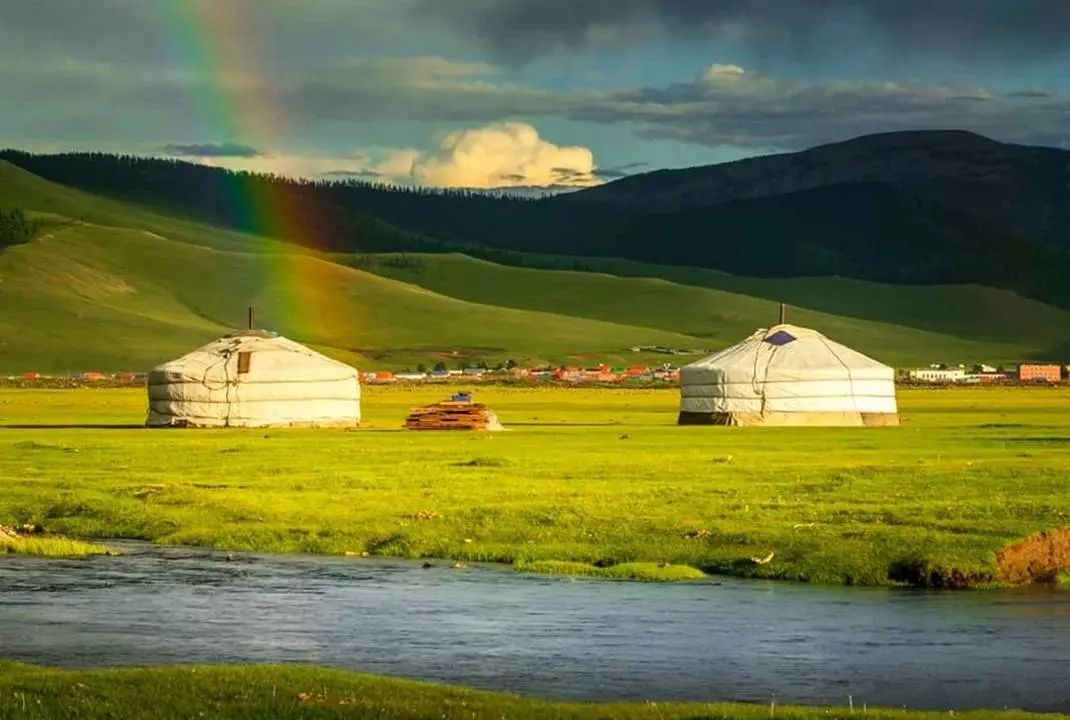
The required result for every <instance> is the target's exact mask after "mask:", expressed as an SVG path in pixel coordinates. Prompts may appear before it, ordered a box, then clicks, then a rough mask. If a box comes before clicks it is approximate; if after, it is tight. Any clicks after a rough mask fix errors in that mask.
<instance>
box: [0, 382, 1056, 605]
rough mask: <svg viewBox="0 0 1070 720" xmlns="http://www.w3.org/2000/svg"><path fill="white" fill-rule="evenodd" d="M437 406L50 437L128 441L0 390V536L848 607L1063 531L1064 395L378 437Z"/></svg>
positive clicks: (525, 394) (661, 394)
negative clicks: (763, 585)
mask: <svg viewBox="0 0 1070 720" xmlns="http://www.w3.org/2000/svg"><path fill="white" fill-rule="evenodd" d="M445 392H447V390H446V389H445V388H404V387H368V388H366V394H365V400H364V403H363V405H364V412H365V420H366V422H365V425H364V427H362V428H361V429H359V430H357V431H352V432H345V431H330V430H323V431H314V430H313V431H309V430H270V431H243V430H218V431H161V430H155V431H153V430H143V429H119V428H115V429H113V428H108V427H84V428H79V427H69V426H72V425H78V424H88V425H94V424H96V425H109V424H114V425H124V424H135V425H136V424H137V423H140V422H142V421H143V418H144V405H145V401H144V397H143V391H140V390H67V391H38V390H5V391H0V426H4V427H3V428H0V487H3V488H4V492H3V493H0V523H10V524H18V523H27V522H32V523H38V524H41V525H43V526H44V527H45V528H46V529H47V530H50V531H54V532H59V533H64V534H68V535H71V536H74V537H88V538H109V537H123V538H143V539H147V540H152V541H156V542H161V543H175V544H179V543H185V544H194V545H203V546H209V547H215V548H226V549H235V550H260V551H274V552H296V551H301V552H316V553H338V554H341V553H346V552H351V553H358V554H359V553H363V552H367V553H371V554H379V555H393V556H403V557H424V556H427V557H440V558H454V559H458V560H473V561H475V560H491V561H502V562H508V563H515V564H516V565H517V566H518V568H520V569H523V568H525V567H528V566H530V565H531V564H532V563H550V565H546V564H544V565H542V566H541V569H557V570H558V571H560V570H561V569H562V568H564V569H568V568H567V566H564V565H562V563H568V562H572V563H584V564H586V565H597V566H600V567H606V566H619V565H621V564H623V563H654V564H660V563H665V564H670V565H686V566H690V567H692V568H698V569H701V570H703V571H705V572H711V573H726V574H735V575H743V576H761V577H773V578H783V579H789V580H802V581H810V582H822V583H849V584H868V585H879V584H887V583H890V582H893V581H894V580H895V579H910V578H912V577H915V576H917V577H920V576H921V575H924V574H925V571H927V570H929V569H937V570H938V571H941V572H943V571H949V570H950V569H952V568H954V569H957V570H959V571H961V572H962V573H965V574H971V575H974V576H976V577H977V578H984V577H985V576H989V575H995V552H996V551H997V550H998V549H1000V548H1001V547H1003V546H1004V545H1006V544H1007V543H1009V542H1012V541H1014V540H1016V539H1020V538H1023V537H1025V536H1028V535H1030V534H1031V533H1034V532H1036V531H1039V530H1045V529H1048V530H1050V529H1057V528H1062V527H1065V526H1068V525H1070V485H1068V479H1070V413H1068V412H1067V410H1066V409H1067V406H1068V403H1070V391H1068V390H1067V389H1065V388H1060V389H1047V388H1004V389H999V388H976V389H955V390H903V391H902V392H901V394H900V403H901V410H902V415H903V423H904V424H903V426H902V427H899V428H871V429H814V428H810V429H808V428H791V429H772V428H709V427H676V426H675V425H674V424H673V423H674V420H675V413H676V404H677V394H676V392H674V391H672V390H660V391H659V390H591V389H588V390H580V389H564V388H558V389H518V388H491V387H486V388H478V389H477V393H476V397H477V399H478V400H481V401H483V402H486V403H488V404H489V405H490V406H491V407H492V408H494V409H495V410H497V412H498V414H499V416H500V418H501V420H502V422H503V423H504V424H505V425H506V427H508V428H510V430H509V431H508V432H503V433H491V434H453V433H413V432H403V431H400V430H398V428H399V426H400V424H401V421H402V419H403V417H404V416H405V414H406V413H407V412H408V410H409V409H410V408H411V407H412V406H415V405H418V404H423V403H426V402H429V401H433V400H436V399H440V398H441V397H442V395H443V394H444V393H445ZM34 425H37V426H43V427H36V428H35V427H21V428H20V427H17V426H34ZM13 426H14V427H13ZM48 426H51V427H48ZM62 426H68V427H62ZM5 428H6V429H5ZM770 554H772V555H773V558H772V560H771V561H770V562H768V563H765V564H757V563H755V562H753V561H752V560H751V558H762V559H764V558H766V557H767V556H769V555H770ZM536 567H540V566H538V565H536ZM618 572H619V570H618ZM668 572H669V573H670V574H671V573H672V572H674V571H673V570H669V571H668Z"/></svg>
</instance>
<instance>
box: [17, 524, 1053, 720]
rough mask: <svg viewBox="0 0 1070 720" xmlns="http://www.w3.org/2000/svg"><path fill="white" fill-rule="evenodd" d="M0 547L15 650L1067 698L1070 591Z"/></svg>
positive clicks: (958, 703)
mask: <svg viewBox="0 0 1070 720" xmlns="http://www.w3.org/2000/svg"><path fill="white" fill-rule="evenodd" d="M116 545H117V546H118V547H122V548H123V549H124V551H125V553H126V554H125V555H123V556H121V557H94V558H87V559H74V560H55V559H51V560H44V559H34V558H23V557H16V556H8V557H3V556H0V657H3V658H8V659H14V660H24V661H27V662H34V663H41V664H46V665H56V666H65V667H102V666H131V665H156V664H168V663H265V662H273V663H274V662H287V663H316V664H323V665H330V666H335V667H340V668H351V669H355V670H362V671H367V672H374V673H383V674H389V675H399V676H406V677H412V678H422V679H428V680H438V681H443V682H449V683H458V684H463V685H469V686H475V687H481V688H488V689H497V690H510V691H515V692H521V693H527V694H532V695H538V696H543V697H549V698H561V699H573V700H605V699H651V700H670V699H671V700H745V701H756V702H763V703H764V702H769V701H770V700H771V699H772V698H773V697H774V696H775V698H776V701H777V702H778V703H822V704H826V703H834V704H847V702H848V696H850V697H851V698H852V700H853V702H854V704H855V706H856V707H861V706H862V705H863V704H868V705H870V706H877V705H880V706H906V707H917V708H940V709H966V708H977V707H992V708H1001V707H1005V706H1009V707H1017V708H1023V709H1031V710H1061V711H1064V712H1065V711H1070V592H1067V591H1060V590H1056V589H1052V588H1028V589H1020V590H1018V589H1016V590H1000V591H970V592H923V591H913V590H896V589H883V588H840V587H814V586H805V585H790V584H785V583H774V582H764V581H744V580H730V579H712V578H711V579H710V580H708V581H702V582H694V583H682V584H642V583H629V582H610V581H600V580H581V579H571V578H562V577H547V576H537V575H523V574H518V573H514V572H512V571H511V570H508V569H503V568H499V567H486V566H473V567H471V568H468V569H463V570H457V569H451V568H450V564H449V563H447V562H437V563H435V564H434V567H431V568H423V567H421V564H420V563H412V562H405V561H385V560H377V559H360V558H338V557H318V556H275V555H256V554H242V553H237V554H232V555H229V554H226V553H215V552H210V551H205V550H198V549H190V548H164V547H155V546H152V545H147V544H138V543H127V544H123V543H120V544H116Z"/></svg>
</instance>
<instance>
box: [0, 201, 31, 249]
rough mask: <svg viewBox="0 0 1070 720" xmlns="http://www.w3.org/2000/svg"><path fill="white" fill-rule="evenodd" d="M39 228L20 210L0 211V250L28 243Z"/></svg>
mask: <svg viewBox="0 0 1070 720" xmlns="http://www.w3.org/2000/svg"><path fill="white" fill-rule="evenodd" d="M39 227H40V224H39V223H38V222H37V221H36V220H30V219H29V218H28V217H26V213H24V212H23V211H22V210H21V209H20V208H12V209H10V210H3V209H0V248H2V247H7V246H9V245H18V244H20V243H28V242H30V240H32V239H33V236H34V235H35V234H36V233H37V230H38V228H39Z"/></svg>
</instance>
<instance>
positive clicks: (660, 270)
mask: <svg viewBox="0 0 1070 720" xmlns="http://www.w3.org/2000/svg"><path fill="white" fill-rule="evenodd" d="M399 257H401V256H398V255H389V254H382V255H366V256H357V257H354V256H348V257H346V258H345V259H344V260H343V261H345V262H350V263H358V264H359V265H360V266H362V267H364V268H366V269H368V270H370V271H371V272H376V273H380V274H383V275H386V276H388V277H392V278H395V279H398V280H403V281H405V282H409V283H413V284H416V285H420V286H422V287H426V288H429V289H431V290H434V291H436V292H440V293H442V294H444V295H450V296H452V297H458V298H463V299H465V300H470V301H473V302H485V303H486V302H494V303H496V304H498V305H506V306H509V307H515V308H523V309H526V310H540V311H544V312H553V313H559V314H568V315H573V316H579V317H586V318H591V319H597V320H613V321H618V322H627V323H628V324H631V325H641V326H645V327H656V328H661V329H666V330H671V331H674V332H679V333H683V334H685V335H689V336H692V337H696V338H699V339H700V340H701V342H700V343H699V344H700V345H702V346H704V347H708V348H720V347H724V346H726V345H729V344H732V343H734V342H736V341H738V340H739V339H741V338H742V337H744V336H745V335H748V334H750V333H751V332H753V331H754V329H755V328H757V327H767V326H768V325H770V324H772V323H775V322H776V318H777V305H778V303H777V301H775V300H772V299H766V298H784V299H785V300H787V301H789V302H792V304H793V307H792V308H791V310H790V315H789V321H791V322H795V323H798V324H800V325H807V326H810V327H814V328H817V329H819V330H821V331H822V332H824V333H825V334H827V335H829V336H830V337H832V338H834V339H836V340H838V341H841V342H845V343H847V344H849V345H852V346H853V347H857V348H858V349H860V350H862V351H863V352H866V353H869V354H871V355H873V356H874V357H877V358H880V359H882V360H884V361H885V362H889V363H894V364H897V365H901V366H902V365H912V364H918V363H928V362H966V363H975V362H977V363H979V362H1013V361H1015V360H1019V359H1022V358H1023V357H1044V356H1046V354H1047V353H1049V352H1051V349H1052V348H1053V347H1055V346H1057V345H1058V344H1059V343H1060V342H1062V340H1063V339H1064V338H1065V337H1066V336H1067V334H1068V333H1070V313H1068V312H1065V311H1062V310H1058V309H1055V308H1051V307H1049V306H1047V305H1044V304H1043V303H1039V302H1036V301H1033V300H1026V299H1024V298H1021V297H1019V296H1017V295H1014V294H1013V293H1009V292H1006V291H999V290H991V289H989V288H979V287H975V286H945V287H939V288H929V287H899V286H887V285H880V284H877V283H866V282H861V281H846V283H845V282H844V281H840V280H838V279H829V280H827V281H826V280H824V279H814V280H805V281H804V280H776V281H768V280H765V279H757V278H736V277H734V276H731V275H726V274H724V273H718V272H717V271H708V270H702V269H696V268H673V267H663V266H656V265H644V264H642V263H634V262H629V261H618V260H601V259H591V260H590V261H587V260H585V261H584V265H585V267H594V268H599V269H603V270H604V271H605V272H591V271H587V270H585V271H570V270H552V269H535V268H521V267H509V266H504V265H497V264H494V263H490V262H486V261H482V260H476V259H473V258H470V257H467V256H465V255H457V254H449V255H417V254H408V255H405V256H404V257H405V258H406V259H407V260H408V261H409V262H407V263H397V262H395V261H396V260H397V259H398V258H399ZM526 259H527V260H529V261H538V258H536V257H535V256H526ZM542 261H543V262H550V261H551V259H550V258H542ZM569 262H571V260H570V261H569ZM611 273H612V274H611ZM656 274H658V275H661V277H657V276H655V275H656ZM673 274H675V275H677V277H678V279H679V282H672V281H670V280H668V279H666V276H669V275H673ZM644 275H645V277H644ZM714 282H720V283H721V284H722V286H723V287H729V286H732V285H735V286H736V288H737V290H738V291H737V292H728V291H726V290H724V289H716V288H715V287H711V286H712V285H713V284H714ZM826 282H827V283H828V287H829V289H830V298H829V299H826V298H824V297H823V295H822V293H821V288H822V287H823V286H824V284H825V283H826ZM792 284H795V285H796V287H795V288H794V289H793V291H792V292H787V290H789V289H791V288H789V287H785V286H790V285H792ZM702 285H707V286H706V287H703V286H702ZM744 292H745V293H747V294H743V293H744ZM759 293H760V294H764V295H766V298H762V297H758V296H757V295H759ZM993 298H995V299H998V300H1000V301H1002V303H997V304H999V310H1000V311H999V312H993V313H991V315H990V317H991V318H992V319H991V320H988V319H986V317H985V316H983V315H982V316H973V315H971V308H972V307H975V305H973V303H975V302H976V301H977V300H978V299H986V300H988V301H990V302H991V301H992V300H993ZM803 301H805V302H806V303H807V304H808V305H810V306H811V307H813V306H818V307H820V306H826V307H830V308H831V307H834V308H835V309H837V310H839V311H840V312H841V313H844V314H846V313H849V312H852V306H857V309H858V310H859V311H860V312H868V313H869V314H870V316H871V318H872V319H868V320H865V319H859V318H855V317H845V316H844V315H842V314H841V315H837V314H832V313H829V312H822V311H818V310H813V309H810V308H808V307H806V306H805V305H803V306H801V307H800V306H799V305H802V302H803ZM796 303H797V304H796ZM923 308H924V311H925V312H922V309H923ZM897 309H898V310H897ZM986 311H987V310H986V308H984V307H983V306H982V307H979V308H977V312H980V313H985V312H986ZM1016 312H1019V313H1021V314H1022V315H1023V317H1022V318H1019V320H1020V321H1019V322H1016V321H1015V313H1016ZM1028 313H1033V315H1030V316H1027V314H1028ZM915 314H920V315H925V316H926V317H925V319H924V321H923V322H924V323H925V324H926V325H928V326H930V327H929V329H925V328H918V327H912V326H911V325H913V324H914V321H913V319H912V318H913V316H914V315H915ZM967 320H968V322H967Z"/></svg>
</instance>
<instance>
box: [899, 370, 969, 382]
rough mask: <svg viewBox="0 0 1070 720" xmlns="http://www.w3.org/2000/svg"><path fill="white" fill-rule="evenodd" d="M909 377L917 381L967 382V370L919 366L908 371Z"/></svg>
mask: <svg viewBox="0 0 1070 720" xmlns="http://www.w3.org/2000/svg"><path fill="white" fill-rule="evenodd" d="M907 377H909V378H910V379H911V380H915V381H917V382H929V383H964V382H966V380H967V378H966V370H964V369H963V368H960V367H956V368H946V369H940V368H933V367H928V368H918V369H916V370H911V371H910V372H909V373H907Z"/></svg>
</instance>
